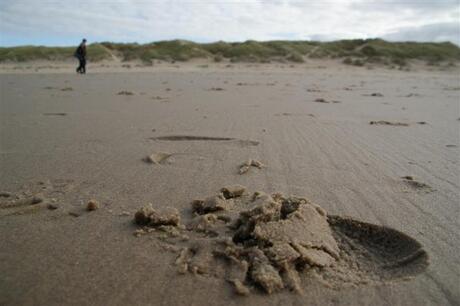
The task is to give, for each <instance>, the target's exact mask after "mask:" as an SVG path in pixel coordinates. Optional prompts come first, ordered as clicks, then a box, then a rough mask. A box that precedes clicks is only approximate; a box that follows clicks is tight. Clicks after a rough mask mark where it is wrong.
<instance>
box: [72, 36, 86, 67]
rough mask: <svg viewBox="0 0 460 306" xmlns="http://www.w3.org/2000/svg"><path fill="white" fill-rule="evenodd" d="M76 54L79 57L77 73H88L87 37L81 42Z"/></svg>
mask: <svg viewBox="0 0 460 306" xmlns="http://www.w3.org/2000/svg"><path fill="white" fill-rule="evenodd" d="M74 56H75V57H76V58H77V59H78V62H79V65H78V67H77V73H81V74H85V73H86V39H83V40H82V42H81V44H80V45H79V46H78V48H77V50H75V54H74Z"/></svg>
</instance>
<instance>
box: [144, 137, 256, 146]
mask: <svg viewBox="0 0 460 306" xmlns="http://www.w3.org/2000/svg"><path fill="white" fill-rule="evenodd" d="M150 139H152V140H166V141H236V142H239V143H241V144H243V145H251V146H257V145H259V142H258V141H256V140H243V139H237V138H232V137H213V136H192V135H170V136H159V137H150Z"/></svg>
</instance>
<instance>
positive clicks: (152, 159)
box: [143, 152, 173, 165]
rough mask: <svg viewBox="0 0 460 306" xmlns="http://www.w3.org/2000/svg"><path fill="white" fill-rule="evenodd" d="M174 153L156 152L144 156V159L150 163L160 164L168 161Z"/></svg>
mask: <svg viewBox="0 0 460 306" xmlns="http://www.w3.org/2000/svg"><path fill="white" fill-rule="evenodd" d="M172 155H173V154H171V153H167V152H155V153H152V154H150V155H148V156H146V157H144V159H143V160H144V161H145V162H146V163H149V164H155V165H160V164H162V163H164V162H165V161H167V160H168V159H169V158H170V157H171V156H172Z"/></svg>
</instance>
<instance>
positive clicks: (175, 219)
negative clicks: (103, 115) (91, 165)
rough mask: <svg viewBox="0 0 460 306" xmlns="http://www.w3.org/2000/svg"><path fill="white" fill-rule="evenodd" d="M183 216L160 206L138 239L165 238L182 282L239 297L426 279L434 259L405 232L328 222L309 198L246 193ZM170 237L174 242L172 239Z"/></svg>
mask: <svg viewBox="0 0 460 306" xmlns="http://www.w3.org/2000/svg"><path fill="white" fill-rule="evenodd" d="M191 206H192V207H191V210H190V211H188V213H187V215H188V217H187V218H185V219H186V221H185V222H184V223H185V224H182V223H181V222H182V221H183V220H181V218H180V217H179V212H178V211H177V210H175V209H171V208H165V209H163V210H155V209H154V208H153V207H152V205H148V206H146V207H144V208H142V209H140V210H139V211H138V212H137V213H136V214H135V222H136V223H137V224H138V225H140V226H143V227H142V228H141V229H139V230H137V231H136V232H135V235H136V236H137V235H138V234H145V233H149V232H152V233H157V232H161V236H160V237H159V238H158V239H159V240H161V242H162V243H164V244H165V249H166V247H167V249H168V250H172V251H174V252H176V253H177V255H176V258H175V259H174V260H172V262H173V264H174V265H175V266H176V268H177V271H178V273H179V274H184V273H192V274H195V275H201V276H203V277H210V278H218V279H224V280H227V281H228V283H229V284H231V285H232V286H233V289H234V291H235V293H236V294H239V295H248V294H250V293H251V292H254V291H255V290H256V291H257V290H262V291H263V292H265V293H267V294H271V293H274V292H277V291H280V290H286V289H287V290H291V291H295V292H303V291H304V287H305V286H306V284H310V285H311V284H312V283H313V284H317V285H320V286H326V287H328V288H332V289H336V290H339V289H341V288H343V287H347V286H357V285H363V284H382V283H386V282H391V281H396V280H402V279H407V278H408V277H409V276H414V275H417V274H418V273H421V272H423V271H424V270H425V269H426V267H427V265H428V261H427V259H428V256H427V254H426V252H425V251H424V250H423V248H422V247H421V245H420V244H419V243H418V242H417V241H415V240H413V239H412V238H410V237H409V236H407V235H405V234H402V233H400V232H398V231H395V230H392V229H389V228H386V227H379V226H376V225H372V224H367V223H363V222H359V221H355V220H352V219H345V218H341V217H337V216H328V215H327V213H326V212H325V211H324V210H323V209H322V208H321V207H319V206H317V205H315V204H313V203H311V202H310V201H308V200H307V199H305V198H300V197H292V196H291V197H286V196H284V195H282V194H273V195H268V194H265V193H262V192H255V193H252V194H251V193H248V192H247V191H246V189H245V188H244V187H243V186H241V185H234V186H229V187H224V188H222V189H221V191H220V192H219V193H217V194H216V195H212V196H209V197H207V198H205V199H203V200H195V201H193V202H192V204H191ZM165 233H166V236H165Z"/></svg>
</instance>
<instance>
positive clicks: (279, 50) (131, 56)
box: [0, 39, 460, 66]
mask: <svg viewBox="0 0 460 306" xmlns="http://www.w3.org/2000/svg"><path fill="white" fill-rule="evenodd" d="M74 50H75V47H44V46H20V47H9V48H5V47H3V48H0V62H24V61H33V60H48V61H61V60H68V59H71V58H72V55H73V52H74ZM112 58H119V59H121V60H122V61H132V60H140V61H142V62H144V63H145V64H152V63H153V61H154V60H165V61H188V60H190V59H194V58H206V59H210V60H213V61H215V62H221V61H231V62H257V63H268V62H273V61H276V62H295V63H302V62H304V61H306V60H307V59H309V58H338V59H342V61H343V63H345V64H350V65H356V66H363V65H364V64H365V63H382V64H385V65H387V64H391V65H393V64H394V65H399V66H403V65H405V64H406V63H407V62H408V61H410V60H423V61H426V62H427V63H429V64H437V63H440V62H455V61H459V60H460V48H459V47H458V46H456V45H454V44H452V43H450V42H443V43H418V42H387V41H384V40H381V39H365V40H364V39H354V40H339V41H332V42H317V41H265V42H258V41H253V40H249V41H245V42H236V43H228V42H222V41H219V42H214V43H195V42H191V41H185V40H171V41H160V42H155V43H149V44H137V43H112V42H102V43H94V44H91V45H89V46H88V59H89V60H90V61H93V62H97V61H101V60H110V59H112Z"/></svg>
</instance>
